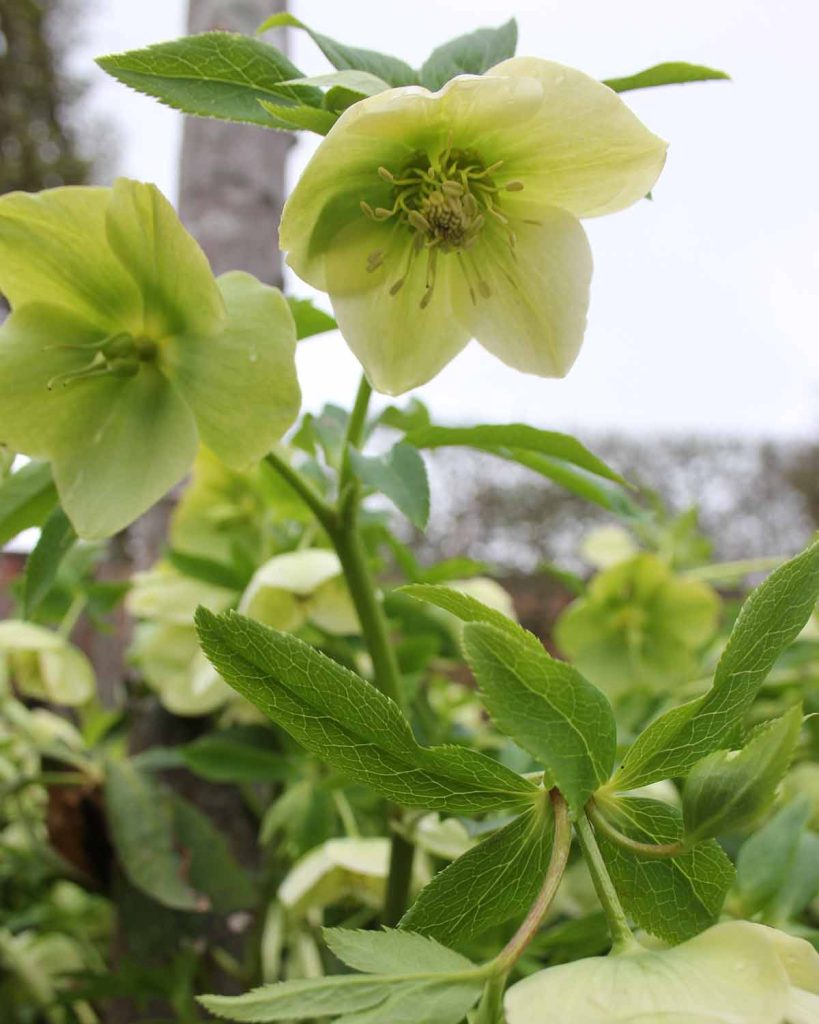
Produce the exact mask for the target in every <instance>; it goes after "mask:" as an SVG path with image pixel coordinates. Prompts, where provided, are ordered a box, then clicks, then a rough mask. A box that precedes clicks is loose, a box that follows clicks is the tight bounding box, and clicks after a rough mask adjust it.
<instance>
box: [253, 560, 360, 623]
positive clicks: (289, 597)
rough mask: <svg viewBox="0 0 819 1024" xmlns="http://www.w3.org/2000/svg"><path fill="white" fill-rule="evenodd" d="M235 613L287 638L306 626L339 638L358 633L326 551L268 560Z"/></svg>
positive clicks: (337, 564) (349, 601) (337, 570)
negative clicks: (277, 630) (316, 627)
mask: <svg viewBox="0 0 819 1024" xmlns="http://www.w3.org/2000/svg"><path fill="white" fill-rule="evenodd" d="M239 611H240V612H242V613H243V614H244V615H249V616H250V618H252V619H257V620H258V621H259V622H263V623H264V624H265V625H266V626H273V627H274V628H275V629H281V630H284V631H286V632H291V633H292V632H295V631H296V630H297V629H300V628H301V627H302V626H303V625H305V624H306V623H308V622H310V623H312V624H313V625H314V626H318V627H319V629H323V630H324V631H325V633H331V634H334V635H338V636H345V635H348V634H351V633H358V632H360V628H361V627H360V626H359V622H358V616H357V615H356V612H355V608H354V606H353V602H352V599H351V598H350V594H349V592H348V590H347V587H346V585H345V583H344V580H343V578H342V569H341V563H340V562H339V560H338V556H337V555H335V554H334V553H333V552H332V551H327V550H325V549H324V548H305V549H304V550H302V551H291V552H289V553H288V554H285V555H276V557H275V558H271V559H270V561H269V562H266V563H265V564H264V565H263V566H262V567H261V568H260V569H258V570H257V572H256V573H255V575H254V576H253V579H252V580H251V581H250V583H249V584H248V587H247V590H245V592H244V594H243V595H242V600H241V601H240V603H239Z"/></svg>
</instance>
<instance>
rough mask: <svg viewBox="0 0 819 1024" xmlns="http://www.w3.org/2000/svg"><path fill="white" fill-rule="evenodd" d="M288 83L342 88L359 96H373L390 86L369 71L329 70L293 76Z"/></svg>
mask: <svg viewBox="0 0 819 1024" xmlns="http://www.w3.org/2000/svg"><path fill="white" fill-rule="evenodd" d="M287 84H288V85H312V86H315V87H316V88H322V87H325V86H326V87H327V88H329V89H344V90H345V91H347V92H352V93H356V94H357V95H358V96H359V97H362V98H363V97H364V96H375V95H376V94H377V93H379V92H385V91H386V90H387V89H389V88H390V86H389V83H388V82H385V81H384V79H383V78H378V77H377V76H376V75H372V74H370V72H369V71H354V70H352V69H351V68H348V69H347V70H345V71H331V72H330V73H329V74H326V75H311V76H310V77H309V78H294V79H293V80H292V81H290V82H288V83H287Z"/></svg>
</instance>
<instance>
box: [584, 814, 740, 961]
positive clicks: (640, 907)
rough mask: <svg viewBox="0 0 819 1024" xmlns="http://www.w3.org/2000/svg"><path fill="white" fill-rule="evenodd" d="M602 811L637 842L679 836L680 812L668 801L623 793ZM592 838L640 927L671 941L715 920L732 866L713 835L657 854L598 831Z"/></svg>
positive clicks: (668, 840)
mask: <svg viewBox="0 0 819 1024" xmlns="http://www.w3.org/2000/svg"><path fill="white" fill-rule="evenodd" d="M606 812H607V816H609V817H610V818H611V819H612V820H613V821H614V823H615V824H616V826H617V828H618V829H619V830H620V831H621V832H623V833H624V834H625V835H627V836H628V837H629V838H630V839H635V840H637V841H638V842H642V843H651V844H665V843H673V842H676V841H677V840H679V839H681V838H682V834H683V828H682V816H681V815H680V813H679V811H677V810H676V809H675V808H673V807H670V806H669V805H668V804H662V803H659V802H658V801H656V800H646V799H643V798H640V797H623V798H620V799H618V800H617V801H616V802H614V801H611V802H609V803H607V806H606ZM597 841H598V843H599V844H600V850H601V852H602V854H603V857H604V858H605V861H606V865H607V867H608V869H609V873H610V875H611V878H612V881H613V882H614V885H615V888H616V889H617V893H618V895H619V897H620V899H621V901H622V903H623V906H624V908H625V909H626V912H627V913H628V914H629V915H630V916H631V917H632V918H633V919H634V920H635V921H636V922H637V924H638V925H639V926H640V927H641V928H645V930H646V931H648V932H651V934H652V935H657V936H659V938H661V939H663V940H664V941H666V942H671V943H677V942H684V941H685V940H686V939H689V938H691V937H692V936H694V935H696V934H697V933H699V932H701V931H703V929H705V928H708V927H710V925H712V924H714V923H715V921H716V920H717V917H718V915H719V912H720V909H721V908H722V904H723V902H724V900H725V894H726V893H727V891H728V889H729V887H730V885H731V882H732V881H733V877H734V869H733V866H732V864H731V862H730V861H729V860H728V858H727V857H726V855H725V854H724V853H723V851H722V849H721V847H720V846H719V845H718V844H717V843H716V842H715V841H714V840H708V841H707V842H704V843H699V844H698V845H697V846H695V847H694V849H693V850H691V851H690V852H689V853H685V854H682V855H681V856H679V857H671V858H667V859H662V860H657V859H648V858H646V857H641V856H640V855H639V854H636V853H633V852H632V851H631V850H627V849H624V848H623V847H621V846H617V845H615V844H614V843H613V842H612V841H611V840H609V839H607V838H606V837H605V836H604V835H603V834H601V833H598V835H597Z"/></svg>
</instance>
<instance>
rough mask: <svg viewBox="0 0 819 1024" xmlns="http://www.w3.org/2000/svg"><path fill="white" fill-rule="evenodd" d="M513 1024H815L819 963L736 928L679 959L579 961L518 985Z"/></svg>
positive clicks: (774, 937) (757, 932)
mask: <svg viewBox="0 0 819 1024" xmlns="http://www.w3.org/2000/svg"><path fill="white" fill-rule="evenodd" d="M504 1007H505V1010H506V1020H507V1024H815V1022H816V1021H817V1020H819V953H817V952H816V950H815V949H814V948H813V946H811V945H810V944H809V943H808V942H806V941H805V940H804V939H797V938H794V937H793V936H791V935H786V934H785V933H784V932H780V931H777V930H776V929H774V928H767V927H765V926H764V925H760V924H752V923H750V922H748V921H732V922H729V923H726V924H718V925H715V926H714V927H713V928H709V929H708V930H707V931H705V932H703V933H702V934H701V935H698V936H696V938H693V939H690V940H689V941H688V942H684V943H683V944H682V945H681V946H676V947H674V948H673V949H665V950H660V951H656V952H655V951H649V950H643V951H640V952H628V953H624V954H622V955H619V956H609V957H594V958H591V959H586V960H577V961H575V962H574V963H570V964H564V965H561V966H559V967H550V968H548V969H547V970H545V971H539V972H538V973H537V974H533V975H531V976H530V977H528V978H526V979H524V980H523V981H520V982H518V983H517V984H516V985H513V986H512V987H511V988H510V989H509V991H508V992H507V993H506V998H505V1001H504Z"/></svg>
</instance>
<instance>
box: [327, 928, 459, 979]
mask: <svg viewBox="0 0 819 1024" xmlns="http://www.w3.org/2000/svg"><path fill="white" fill-rule="evenodd" d="M323 935H324V940H325V942H326V943H327V945H328V946H329V947H330V949H331V950H332V951H333V953H334V954H335V955H336V956H337V957H338V959H339V960H341V962H342V963H345V964H347V966H348V967H352V968H353V970H356V971H363V972H364V973H365V974H424V973H427V972H429V973H432V974H452V973H454V972H458V971H468V970H471V969H472V968H473V967H474V966H475V965H474V964H473V963H472V961H471V960H467V958H466V957H465V956H461V954H460V953H456V952H455V951H454V950H452V949H447V947H446V946H442V945H441V943H440V942H436V941H435V939H433V938H430V937H429V936H428V935H420V934H418V933H416V932H411V931H398V930H396V929H395V928H388V929H384V930H383V931H377V932H367V931H361V930H358V929H353V928H325V929H324V932H323Z"/></svg>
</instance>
